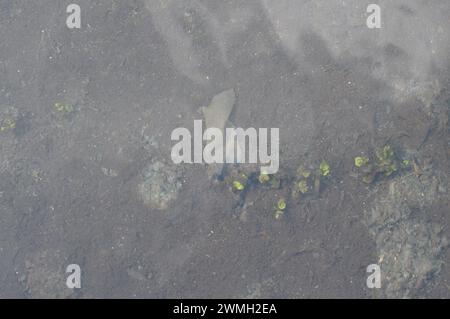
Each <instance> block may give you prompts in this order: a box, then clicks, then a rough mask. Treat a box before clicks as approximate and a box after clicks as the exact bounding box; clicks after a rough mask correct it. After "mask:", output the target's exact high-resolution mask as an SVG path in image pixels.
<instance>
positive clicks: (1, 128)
mask: <svg viewBox="0 0 450 319" xmlns="http://www.w3.org/2000/svg"><path fill="white" fill-rule="evenodd" d="M15 128H16V121H14V119H12V118H6V119H4V120H3V122H2V123H1V125H0V132H6V131H9V130H13V129H15Z"/></svg>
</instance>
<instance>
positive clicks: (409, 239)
mask: <svg viewBox="0 0 450 319" xmlns="http://www.w3.org/2000/svg"><path fill="white" fill-rule="evenodd" d="M438 183H439V182H438V180H437V178H435V177H433V176H423V178H421V179H419V178H417V177H416V176H414V175H413V174H410V175H407V176H403V177H401V178H397V179H396V180H393V181H392V183H391V184H390V185H389V192H388V194H387V195H385V196H381V197H378V198H377V199H376V200H375V203H374V206H373V207H372V209H371V210H370V211H368V212H366V214H365V221H366V224H367V226H368V228H369V230H370V232H371V234H372V235H373V237H374V238H375V242H376V246H377V250H378V256H379V260H378V263H379V265H380V267H381V272H382V291H383V294H384V297H387V298H408V297H412V296H413V294H414V293H415V292H416V291H417V290H418V289H420V288H422V287H423V286H425V285H426V284H427V283H428V281H429V280H430V278H431V277H432V276H433V275H436V274H437V273H438V272H439V271H440V269H441V266H442V263H443V261H442V259H441V258H442V256H441V255H442V253H443V251H444V248H445V247H446V246H447V244H448V243H447V239H446V238H445V237H444V236H443V235H442V232H441V230H442V229H441V226H440V225H439V224H436V223H431V222H429V220H428V218H427V214H429V210H430V207H431V205H432V204H433V203H434V202H435V201H436V200H437V196H439V194H438V192H437V189H438Z"/></svg>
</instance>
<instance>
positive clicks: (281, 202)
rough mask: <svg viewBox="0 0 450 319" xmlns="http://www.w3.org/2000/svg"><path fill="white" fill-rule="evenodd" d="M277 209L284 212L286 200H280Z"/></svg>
mask: <svg viewBox="0 0 450 319" xmlns="http://www.w3.org/2000/svg"><path fill="white" fill-rule="evenodd" d="M277 209H278V210H285V209H286V200H285V199H284V198H280V199H279V200H278V203H277Z"/></svg>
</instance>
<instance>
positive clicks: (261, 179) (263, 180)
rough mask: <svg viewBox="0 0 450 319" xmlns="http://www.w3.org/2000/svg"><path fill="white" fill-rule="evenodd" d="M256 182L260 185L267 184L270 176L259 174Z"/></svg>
mask: <svg viewBox="0 0 450 319" xmlns="http://www.w3.org/2000/svg"><path fill="white" fill-rule="evenodd" d="M258 181H259V182H260V183H261V184H267V183H268V182H269V181H270V175H269V174H265V173H261V174H260V175H259V177H258Z"/></svg>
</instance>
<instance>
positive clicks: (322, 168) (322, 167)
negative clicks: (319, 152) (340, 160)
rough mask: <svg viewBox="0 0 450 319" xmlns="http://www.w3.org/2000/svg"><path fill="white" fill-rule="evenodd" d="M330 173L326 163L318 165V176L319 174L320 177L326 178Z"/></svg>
mask: <svg viewBox="0 0 450 319" xmlns="http://www.w3.org/2000/svg"><path fill="white" fill-rule="evenodd" d="M330 173H331V170H330V165H329V164H328V162H327V161H325V160H323V161H322V163H320V166H319V174H320V176H323V177H327V176H329V175H330Z"/></svg>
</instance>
